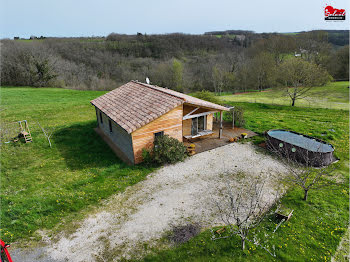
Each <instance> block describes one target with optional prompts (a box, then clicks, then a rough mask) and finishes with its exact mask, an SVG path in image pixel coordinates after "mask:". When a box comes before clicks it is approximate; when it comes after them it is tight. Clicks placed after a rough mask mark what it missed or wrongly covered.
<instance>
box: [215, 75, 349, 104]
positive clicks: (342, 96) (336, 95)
mask: <svg viewBox="0 0 350 262" xmlns="http://www.w3.org/2000/svg"><path fill="white" fill-rule="evenodd" d="M348 86H349V82H348V81H343V82H332V83H329V84H328V85H326V86H322V87H314V88H312V89H311V90H310V92H309V94H308V97H307V98H305V99H301V100H297V101H296V106H297V107H312V108H331V109H346V110H349V88H348ZM285 94H286V92H285V90H284V89H279V90H274V89H269V90H266V91H263V92H250V93H245V94H237V95H223V96H219V97H218V98H219V99H221V100H225V101H230V102H250V103H265V104H276V105H290V104H291V100H290V99H289V98H288V97H286V95H285Z"/></svg>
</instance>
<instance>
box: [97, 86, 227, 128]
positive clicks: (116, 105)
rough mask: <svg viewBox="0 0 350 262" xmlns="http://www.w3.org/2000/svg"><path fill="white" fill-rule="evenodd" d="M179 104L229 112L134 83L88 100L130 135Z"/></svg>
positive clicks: (196, 100)
mask: <svg viewBox="0 0 350 262" xmlns="http://www.w3.org/2000/svg"><path fill="white" fill-rule="evenodd" d="M183 103H188V104H191V105H194V106H201V107H206V108H208V109H214V110H218V111H229V109H228V108H227V107H224V106H220V105H217V104H214V103H210V102H207V101H204V100H201V99H198V98H195V97H192V96H189V95H185V94H183V93H180V92H176V91H173V90H170V89H166V88H162V87H159V86H153V85H148V84H144V83H140V82H137V81H131V82H129V83H127V84H125V85H122V86H121V87H119V88H116V89H114V90H112V91H111V92H108V93H107V94H104V95H102V96H100V97H98V98H96V99H94V100H92V101H91V104H92V105H94V106H96V107H97V108H98V109H100V110H101V111H102V112H103V113H105V114H106V115H107V116H108V117H109V118H111V119H112V120H113V121H115V122H116V123H117V124H118V125H120V126H121V127H122V128H124V129H125V130H126V131H127V132H128V133H132V132H133V131H135V130H137V129H139V128H140V127H142V126H144V125H146V124H148V123H150V122H151V121H153V120H155V119H156V118H158V117H160V116H162V115H164V114H165V113H167V112H169V111H170V110H172V109H173V108H175V107H177V106H179V105H181V104H183Z"/></svg>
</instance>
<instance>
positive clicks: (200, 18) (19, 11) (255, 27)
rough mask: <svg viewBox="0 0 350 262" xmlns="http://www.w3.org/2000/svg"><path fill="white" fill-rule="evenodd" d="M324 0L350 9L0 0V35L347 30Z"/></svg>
mask: <svg viewBox="0 0 350 262" xmlns="http://www.w3.org/2000/svg"><path fill="white" fill-rule="evenodd" d="M326 4H330V5H332V6H333V7H335V8H343V9H345V10H346V12H349V11H350V1H349V0H332V1H328V0H265V1H263V0H244V1H238V0H173V1H169V0H123V1H121V0H0V12H1V13H0V28H1V32H0V38H5V37H10V38H12V37H14V36H20V37H29V36H30V35H35V36H41V35H43V36H62V37H63V36H67V37H68V36H93V35H94V36H106V35H108V34H109V33H111V32H116V33H125V34H135V33H137V32H141V33H147V34H152V33H173V32H182V33H189V34H201V33H204V32H207V31H215V30H229V29H235V30H238V29H241V30H252V31H255V32H296V31H304V30H313V29H349V16H347V17H346V19H347V20H346V21H345V22H339V21H338V22H334V21H332V22H326V21H325V20H324V12H323V9H324V7H325V6H326Z"/></svg>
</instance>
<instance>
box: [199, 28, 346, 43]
mask: <svg viewBox="0 0 350 262" xmlns="http://www.w3.org/2000/svg"><path fill="white" fill-rule="evenodd" d="M318 31H323V32H327V33H328V42H329V43H331V44H333V45H337V46H345V45H348V44H349V30H312V31H301V32H289V33H255V32H254V31H249V30H225V31H211V32H205V33H204V34H205V35H220V36H222V35H229V36H230V35H250V36H252V35H254V36H255V37H254V38H259V37H264V36H266V35H270V34H283V35H285V34H287V35H298V34H302V33H309V32H310V33H311V32H318Z"/></svg>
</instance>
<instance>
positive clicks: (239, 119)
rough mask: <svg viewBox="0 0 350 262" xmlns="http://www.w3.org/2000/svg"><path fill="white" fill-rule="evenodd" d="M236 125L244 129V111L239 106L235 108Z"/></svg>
mask: <svg viewBox="0 0 350 262" xmlns="http://www.w3.org/2000/svg"><path fill="white" fill-rule="evenodd" d="M234 110H235V125H236V126H238V127H244V125H245V120H244V109H243V108H242V107H239V106H235V109H234Z"/></svg>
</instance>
